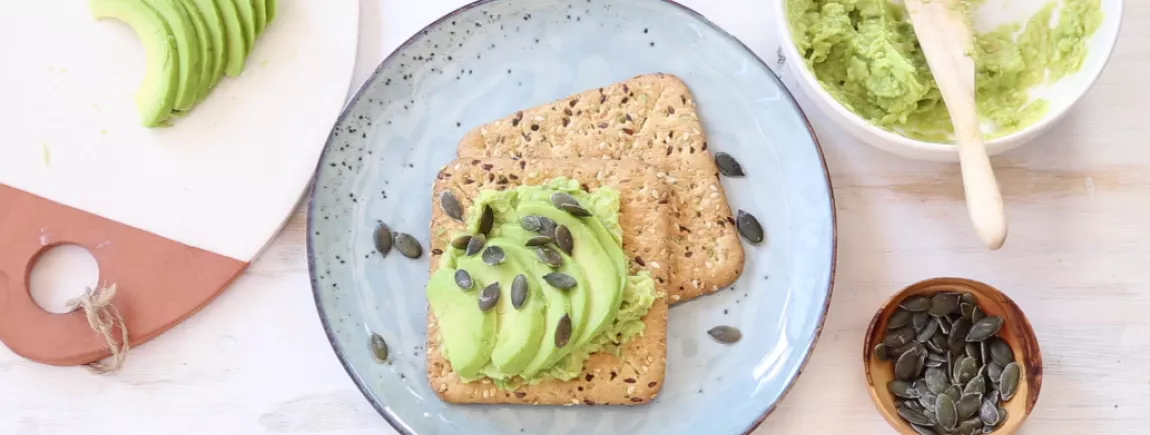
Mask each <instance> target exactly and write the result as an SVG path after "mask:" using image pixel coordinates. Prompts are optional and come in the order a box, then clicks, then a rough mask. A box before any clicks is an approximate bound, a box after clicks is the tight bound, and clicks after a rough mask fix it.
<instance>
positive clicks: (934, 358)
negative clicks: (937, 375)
mask: <svg viewBox="0 0 1150 435" xmlns="http://www.w3.org/2000/svg"><path fill="white" fill-rule="evenodd" d="M926 360H927V361H934V362H940V363H943V364H946V357H945V356H942V352H939V353H932V354H930V355H927V356H926ZM943 373H944V374H945V373H946V372H943Z"/></svg>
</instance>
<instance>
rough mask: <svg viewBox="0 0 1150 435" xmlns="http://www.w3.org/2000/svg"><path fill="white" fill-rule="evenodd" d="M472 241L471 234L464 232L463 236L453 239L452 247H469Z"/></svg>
mask: <svg viewBox="0 0 1150 435" xmlns="http://www.w3.org/2000/svg"><path fill="white" fill-rule="evenodd" d="M469 242H471V234H464V235H462V236H459V237H456V238H454V239H451V247H452V248H455V249H467V244H468V243H469Z"/></svg>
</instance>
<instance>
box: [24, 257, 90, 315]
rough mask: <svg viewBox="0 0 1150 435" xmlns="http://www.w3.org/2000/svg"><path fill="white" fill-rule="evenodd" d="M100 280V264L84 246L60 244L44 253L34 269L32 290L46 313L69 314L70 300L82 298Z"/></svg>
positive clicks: (30, 282) (31, 279)
mask: <svg viewBox="0 0 1150 435" xmlns="http://www.w3.org/2000/svg"><path fill="white" fill-rule="evenodd" d="M99 279H100V265H99V264H97V263H96V258H95V257H93V256H92V253H91V252H88V250H87V249H85V248H84V247H82V246H77V245H60V246H56V247H53V248H51V249H48V250H47V251H44V253H43V254H41V255H40V257H39V258H37V259H36V264H34V265H33V266H32V273H31V276H29V277H28V287H29V290H30V291H31V292H32V300H33V301H35V302H36V305H39V306H40V308H42V309H43V310H44V311H47V312H49V313H53V314H67V313H69V312H71V310H70V309H68V301H69V300H72V299H75V298H78V297H80V296H82V295H83V294H84V292H85V291H86V290H87V289H88V288H90V287H95V286H96V283H97V282H98V281H99Z"/></svg>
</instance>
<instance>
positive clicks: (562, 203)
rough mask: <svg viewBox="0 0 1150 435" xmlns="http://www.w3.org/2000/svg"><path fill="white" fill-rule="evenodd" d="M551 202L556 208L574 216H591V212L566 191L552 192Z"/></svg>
mask: <svg viewBox="0 0 1150 435" xmlns="http://www.w3.org/2000/svg"><path fill="white" fill-rule="evenodd" d="M551 204H553V205H555V207H556V208H558V209H560V210H563V211H565V212H567V213H569V214H571V215H573V216H578V217H587V216H591V212H590V211H587V209H585V208H583V207H582V206H580V205H579V201H577V200H576V199H575V197H574V196H571V195H570V194H568V193H566V192H555V193H552V194H551Z"/></svg>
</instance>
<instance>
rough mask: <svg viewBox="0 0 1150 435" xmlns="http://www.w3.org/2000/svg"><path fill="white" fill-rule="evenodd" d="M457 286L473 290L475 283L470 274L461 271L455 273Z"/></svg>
mask: <svg viewBox="0 0 1150 435" xmlns="http://www.w3.org/2000/svg"><path fill="white" fill-rule="evenodd" d="M455 285H457V286H459V288H461V289H464V290H471V288H472V287H475V281H474V280H472V279H471V273H470V272H468V271H466V270H463V269H459V270H456V271H455Z"/></svg>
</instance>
